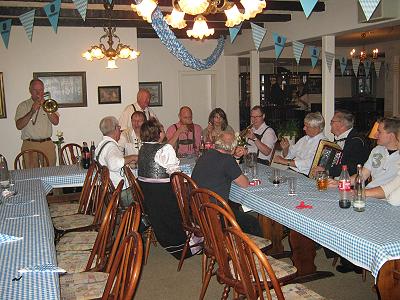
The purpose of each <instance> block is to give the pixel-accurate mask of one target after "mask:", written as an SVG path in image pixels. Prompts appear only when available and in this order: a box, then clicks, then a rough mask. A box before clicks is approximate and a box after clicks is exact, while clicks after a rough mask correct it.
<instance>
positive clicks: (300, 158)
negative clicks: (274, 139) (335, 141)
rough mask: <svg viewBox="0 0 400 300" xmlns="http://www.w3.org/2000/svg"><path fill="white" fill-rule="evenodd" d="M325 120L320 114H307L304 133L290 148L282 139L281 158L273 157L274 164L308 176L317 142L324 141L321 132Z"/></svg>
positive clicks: (287, 142)
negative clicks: (285, 166)
mask: <svg viewBox="0 0 400 300" xmlns="http://www.w3.org/2000/svg"><path fill="white" fill-rule="evenodd" d="M324 128H325V120H324V117H323V116H322V115H321V113H319V112H316V113H309V114H307V115H306V117H305V118H304V127H303V130H304V132H305V133H306V135H305V136H303V137H302V138H301V139H300V140H298V142H297V143H296V144H295V145H292V146H290V145H289V141H288V140H287V139H282V141H281V143H280V144H281V147H282V156H281V155H277V156H275V157H274V159H273V160H274V162H276V163H278V164H283V165H287V166H288V167H290V168H291V169H293V170H295V171H297V172H300V173H303V174H305V175H308V173H309V172H310V168H311V165H312V161H313V159H314V155H315V152H316V151H317V148H318V144H319V141H320V140H322V139H326V137H325V135H324V133H323V130H324Z"/></svg>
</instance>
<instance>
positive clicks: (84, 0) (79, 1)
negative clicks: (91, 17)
mask: <svg viewBox="0 0 400 300" xmlns="http://www.w3.org/2000/svg"><path fill="white" fill-rule="evenodd" d="M72 1H73V2H74V3H75V7H76V9H77V10H78V12H79V14H80V15H81V17H82V19H83V21H86V10H87V5H88V0H72Z"/></svg>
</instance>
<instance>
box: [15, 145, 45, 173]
mask: <svg viewBox="0 0 400 300" xmlns="http://www.w3.org/2000/svg"><path fill="white" fill-rule="evenodd" d="M48 166H49V159H48V157H47V156H46V154H44V153H43V152H42V151H39V150H33V149H28V150H24V151H22V152H20V153H19V154H18V155H17V157H16V158H15V160H14V170H18V169H31V168H43V167H48Z"/></svg>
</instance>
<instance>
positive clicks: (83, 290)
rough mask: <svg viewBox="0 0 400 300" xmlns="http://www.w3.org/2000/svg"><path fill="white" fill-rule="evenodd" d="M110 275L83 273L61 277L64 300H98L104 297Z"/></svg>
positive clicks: (61, 292) (62, 297)
mask: <svg viewBox="0 0 400 300" xmlns="http://www.w3.org/2000/svg"><path fill="white" fill-rule="evenodd" d="M107 279H108V273H102V272H83V273H76V274H66V275H62V276H60V290H61V291H60V294H61V299H62V300H70V299H97V298H101V297H102V295H103V291H104V288H105V286H106V283H107Z"/></svg>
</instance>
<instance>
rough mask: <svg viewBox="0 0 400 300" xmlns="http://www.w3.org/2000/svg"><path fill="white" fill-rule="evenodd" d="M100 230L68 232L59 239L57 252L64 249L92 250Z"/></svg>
mask: <svg viewBox="0 0 400 300" xmlns="http://www.w3.org/2000/svg"><path fill="white" fill-rule="evenodd" d="M97 234H98V232H96V231H81V232H68V233H66V234H64V235H63V236H62V237H61V239H60V240H59V241H58V243H57V246H56V250H57V252H63V251H90V250H92V249H93V246H94V242H95V241H96V237H97Z"/></svg>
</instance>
